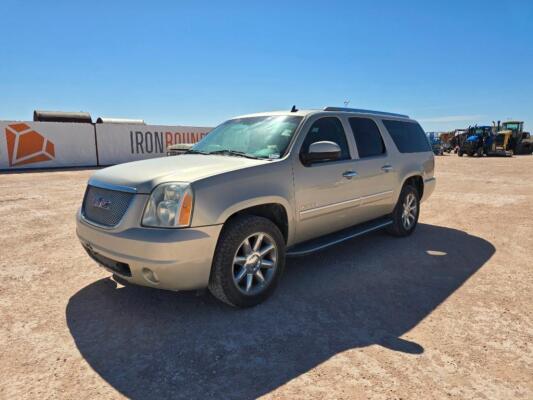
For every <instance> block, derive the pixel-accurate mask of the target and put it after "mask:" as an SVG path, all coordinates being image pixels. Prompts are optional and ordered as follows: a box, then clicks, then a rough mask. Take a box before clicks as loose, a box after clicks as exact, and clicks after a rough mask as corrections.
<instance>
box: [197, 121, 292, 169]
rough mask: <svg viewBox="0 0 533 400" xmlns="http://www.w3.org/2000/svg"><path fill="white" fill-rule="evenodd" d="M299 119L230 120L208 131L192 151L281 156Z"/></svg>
mask: <svg viewBox="0 0 533 400" xmlns="http://www.w3.org/2000/svg"><path fill="white" fill-rule="evenodd" d="M301 120H302V117H295V116H286V115H282V116H273V115H271V116H262V117H248V118H237V119H230V120H229V121H226V122H224V123H223V124H221V125H219V126H217V127H216V128H215V129H213V130H212V131H211V132H209V134H208V135H207V136H206V137H205V138H204V139H202V140H201V141H200V142H198V143H197V144H196V145H194V146H193V147H192V149H191V152H192V153H195V152H198V153H203V154H210V153H216V154H222V155H237V156H238V155H239V154H240V155H244V156H252V157H256V158H270V159H274V158H280V157H282V156H283V155H284V154H285V150H286V149H287V146H288V145H289V142H290V141H291V138H292V136H293V135H294V132H295V131H296V128H297V127H298V124H299V123H300V122H301Z"/></svg>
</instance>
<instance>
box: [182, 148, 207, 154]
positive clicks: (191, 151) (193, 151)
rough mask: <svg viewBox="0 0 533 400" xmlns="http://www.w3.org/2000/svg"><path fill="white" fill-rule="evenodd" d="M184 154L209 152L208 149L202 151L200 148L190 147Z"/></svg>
mask: <svg viewBox="0 0 533 400" xmlns="http://www.w3.org/2000/svg"><path fill="white" fill-rule="evenodd" d="M183 154H209V153H208V152H206V151H200V150H194V149H189V150H187V151H186V152H185V153H183Z"/></svg>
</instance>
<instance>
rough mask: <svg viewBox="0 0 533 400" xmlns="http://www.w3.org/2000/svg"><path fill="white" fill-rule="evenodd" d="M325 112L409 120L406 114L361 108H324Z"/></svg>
mask: <svg viewBox="0 0 533 400" xmlns="http://www.w3.org/2000/svg"><path fill="white" fill-rule="evenodd" d="M324 111H344V112H353V113H361V114H377V115H385V116H389V117H401V118H409V115H405V114H397V113H391V112H385V111H374V110H363V109H361V108H346V107H324Z"/></svg>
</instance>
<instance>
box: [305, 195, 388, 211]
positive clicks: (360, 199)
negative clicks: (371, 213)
mask: <svg viewBox="0 0 533 400" xmlns="http://www.w3.org/2000/svg"><path fill="white" fill-rule="evenodd" d="M388 194H392V190H386V191H384V192H380V193H374V194H370V195H368V196H363V197H357V198H356V199H351V200H345V201H341V202H338V203H333V204H327V205H325V206H320V207H315V208H310V209H308V210H304V211H300V215H306V214H308V213H311V212H315V211H321V210H326V209H328V208H332V207H337V206H342V205H345V204H350V203H355V202H357V201H364V200H367V199H371V198H374V197H378V196H383V195H388Z"/></svg>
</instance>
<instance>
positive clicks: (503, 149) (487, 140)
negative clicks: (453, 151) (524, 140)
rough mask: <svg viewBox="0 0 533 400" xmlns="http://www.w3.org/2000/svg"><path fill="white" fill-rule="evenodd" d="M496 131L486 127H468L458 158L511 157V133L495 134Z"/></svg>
mask: <svg viewBox="0 0 533 400" xmlns="http://www.w3.org/2000/svg"><path fill="white" fill-rule="evenodd" d="M496 130H497V129H496V128H495V127H494V126H488V125H485V126H473V127H469V128H468V133H467V135H466V139H465V140H464V141H463V143H462V144H461V145H460V147H459V151H458V154H459V156H462V155H463V154H467V155H468V156H473V155H477V156H478V157H482V156H483V155H487V156H507V157H509V156H512V155H513V146H512V140H511V139H512V132H511V131H510V130H500V131H498V132H497V133H495V131H496Z"/></svg>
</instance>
